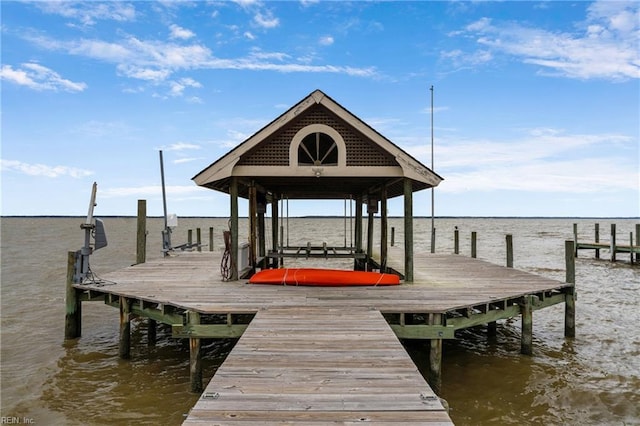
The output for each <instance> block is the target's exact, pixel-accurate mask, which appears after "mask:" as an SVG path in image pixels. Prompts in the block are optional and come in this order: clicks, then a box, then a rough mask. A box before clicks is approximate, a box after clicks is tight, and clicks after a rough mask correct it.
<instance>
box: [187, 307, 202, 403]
mask: <svg viewBox="0 0 640 426" xmlns="http://www.w3.org/2000/svg"><path fill="white" fill-rule="evenodd" d="M187 324H189V325H197V324H200V314H199V313H198V312H193V311H188V312H187ZM189 378H190V379H191V392H194V393H201V392H202V390H203V389H204V387H203V386H202V353H201V351H200V339H194V338H190V339H189Z"/></svg>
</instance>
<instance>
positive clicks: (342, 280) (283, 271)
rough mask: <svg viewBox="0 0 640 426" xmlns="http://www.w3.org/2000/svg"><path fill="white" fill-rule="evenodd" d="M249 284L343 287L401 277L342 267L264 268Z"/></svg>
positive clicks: (391, 281) (397, 281) (394, 282)
mask: <svg viewBox="0 0 640 426" xmlns="http://www.w3.org/2000/svg"><path fill="white" fill-rule="evenodd" d="M249 284H271V285H306V286H327V287H342V286H356V285H370V286H378V285H398V284H400V278H399V277H398V276H397V275H394V274H382V273H380V272H365V271H346V270H341V269H314V268H279V269H263V270H262V271H260V272H258V273H256V274H254V275H253V276H252V277H251V279H250V280H249Z"/></svg>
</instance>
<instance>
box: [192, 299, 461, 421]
mask: <svg viewBox="0 0 640 426" xmlns="http://www.w3.org/2000/svg"><path fill="white" fill-rule="evenodd" d="M320 325H321V326H320ZM251 413H254V415H251ZM380 413H385V414H386V417H385V416H384V415H382V416H380ZM405 413H408V414H406V417H405ZM416 413H421V414H422V417H419V418H420V420H425V419H431V420H433V421H436V422H442V423H443V424H451V422H450V419H449V417H448V415H447V414H446V411H445V409H444V407H443V406H442V404H441V403H440V400H439V398H438V397H437V396H436V395H435V393H434V392H433V390H431V388H430V387H429V386H428V384H427V383H426V381H425V380H424V378H423V377H422V376H421V375H420V372H419V371H418V370H417V368H416V367H415V365H414V364H413V362H412V361H411V358H410V357H409V355H408V354H407V353H406V352H405V350H404V348H403V347H402V345H401V344H400V342H399V341H398V339H397V337H396V336H395V335H394V333H393V331H392V330H391V328H390V327H389V325H388V324H387V322H386V320H385V319H384V317H383V316H382V315H381V314H380V313H379V312H377V311H375V310H369V309H362V308H360V309H353V310H342V309H335V308H315V307H293V308H273V309H268V310H264V311H260V312H258V313H257V314H256V316H255V318H254V319H253V321H252V322H251V324H250V325H249V327H247V330H246V331H245V333H244V334H243V336H242V337H241V338H240V340H239V341H238V343H237V344H236V346H235V347H234V349H233V350H232V351H231V353H230V354H229V356H228V357H227V359H226V361H225V362H224V363H223V365H222V366H221V367H220V368H219V369H218V371H217V372H216V374H215V376H214V377H213V379H212V380H211V382H210V383H209V385H208V386H207V388H206V390H205V392H204V393H203V395H202V396H201V398H200V399H199V400H198V402H197V403H196V405H195V406H194V407H193V409H192V410H191V412H190V414H189V417H188V418H187V420H186V421H185V424H197V422H207V421H209V422H213V421H223V420H225V421H227V420H229V419H234V421H235V420H238V421H240V420H241V421H243V422H247V424H265V423H266V424H268V423H269V422H270V421H272V422H286V421H288V422H295V423H296V424H298V423H299V422H302V421H315V422H332V421H341V422H349V421H354V422H362V421H364V420H363V419H371V418H378V419H380V420H381V421H393V422H402V421H405V422H407V421H408V422H411V423H413V422H414V421H415V420H416V419H417V418H418V417H417V416H416ZM431 413H434V415H433V416H431ZM376 416H377V417H376Z"/></svg>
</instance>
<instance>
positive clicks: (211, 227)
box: [209, 226, 213, 251]
mask: <svg viewBox="0 0 640 426" xmlns="http://www.w3.org/2000/svg"><path fill="white" fill-rule="evenodd" d="M209 251H213V226H210V227H209Z"/></svg>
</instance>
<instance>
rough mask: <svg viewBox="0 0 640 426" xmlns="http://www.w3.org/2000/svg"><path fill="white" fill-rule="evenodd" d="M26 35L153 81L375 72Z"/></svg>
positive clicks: (171, 46) (273, 56) (146, 43)
mask: <svg viewBox="0 0 640 426" xmlns="http://www.w3.org/2000/svg"><path fill="white" fill-rule="evenodd" d="M27 39H28V40H30V41H31V42H33V43H36V44H37V45H39V46H40V47H42V48H45V49H49V50H59V51H63V52H67V53H70V54H73V55H78V56H84V57H88V58H91V59H96V60H100V61H105V62H107V63H113V64H115V65H116V70H117V72H118V73H119V74H120V75H122V76H125V77H129V78H135V79H139V80H144V81H148V82H151V83H153V84H160V83H163V82H166V80H167V79H168V78H170V77H171V75H172V74H173V73H175V72H178V71H184V70H193V69H226V70H251V71H274V72H282V73H290V72H299V73H330V74H346V75H351V76H357V77H375V76H376V75H377V71H376V69H375V68H374V67H364V68H362V67H350V66H341V65H330V64H325V65H312V64H309V63H300V62H297V61H296V60H292V59H291V57H290V56H289V55H288V54H286V53H282V52H262V51H259V50H253V51H251V52H250V53H249V54H248V55H247V56H245V57H238V58H230V59H224V58H217V57H215V56H214V55H213V54H212V52H211V50H210V49H209V48H208V47H207V46H205V45H202V44H199V43H191V44H186V45H184V44H178V43H176V42H164V41H159V40H140V39H138V38H136V37H133V36H129V37H126V38H124V39H122V40H121V41H120V42H117V43H115V42H105V41H102V40H95V39H93V40H89V39H80V40H75V41H58V40H53V39H49V38H46V37H31V36H27ZM274 60H275V62H274ZM285 61H289V62H285ZM9 71H10V70H9ZM170 90H173V89H170ZM178 92H179V90H178Z"/></svg>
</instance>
